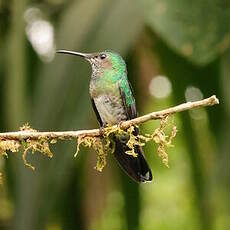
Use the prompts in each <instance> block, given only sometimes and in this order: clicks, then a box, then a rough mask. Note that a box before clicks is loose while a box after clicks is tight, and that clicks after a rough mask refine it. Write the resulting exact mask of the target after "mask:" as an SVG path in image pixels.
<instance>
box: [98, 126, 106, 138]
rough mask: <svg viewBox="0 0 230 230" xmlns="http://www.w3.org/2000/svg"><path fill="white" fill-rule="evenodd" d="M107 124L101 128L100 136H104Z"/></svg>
mask: <svg viewBox="0 0 230 230" xmlns="http://www.w3.org/2000/svg"><path fill="white" fill-rule="evenodd" d="M106 126H107V125H106V124H103V125H102V126H101V127H100V128H99V133H100V136H103V134H104V132H105V131H104V129H105V128H106Z"/></svg>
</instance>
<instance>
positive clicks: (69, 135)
mask: <svg viewBox="0 0 230 230" xmlns="http://www.w3.org/2000/svg"><path fill="white" fill-rule="evenodd" d="M217 104H219V100H218V98H217V97H216V96H215V95H213V96H211V97H209V98H206V99H203V100H200V101H194V102H187V103H183V104H180V105H177V106H174V107H171V108H168V109H164V110H161V111H157V112H152V113H148V114H146V115H143V116H140V117H137V118H135V119H132V120H128V121H124V122H122V123H121V124H120V125H119V127H120V128H121V129H126V128H128V127H130V126H132V125H139V124H141V123H144V122H146V121H150V120H157V119H162V118H164V117H166V116H168V115H172V114H174V113H178V112H182V111H185V110H190V109H195V108H198V107H204V106H213V105H217ZM112 127H114V128H115V127H117V125H114V126H112ZM109 129H111V128H109ZM106 131H107V128H105V129H103V130H100V129H90V130H79V131H63V132H37V131H36V132H34V130H32V131H31V130H21V131H17V132H7V133H0V139H2V140H18V141H22V140H26V139H28V138H29V139H37V140H38V139H42V138H45V139H48V140H50V139H51V140H52V139H60V140H70V139H76V138H78V137H79V136H88V137H97V136H101V135H102V134H103V132H106Z"/></svg>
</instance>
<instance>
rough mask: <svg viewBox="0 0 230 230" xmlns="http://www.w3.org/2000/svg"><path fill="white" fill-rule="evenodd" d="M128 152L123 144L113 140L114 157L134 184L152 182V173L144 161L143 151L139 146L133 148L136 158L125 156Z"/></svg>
mask: <svg viewBox="0 0 230 230" xmlns="http://www.w3.org/2000/svg"><path fill="white" fill-rule="evenodd" d="M127 150H129V148H128V146H127V145H126V144H125V143H122V142H121V141H120V140H119V139H117V138H115V151H114V156H115V158H116V159H117V161H118V162H119V164H120V166H121V168H122V169H123V170H124V171H125V172H126V173H127V174H128V175H129V176H130V177H131V178H132V179H133V180H134V181H136V182H146V181H151V180H152V172H151V169H150V168H149V166H148V163H147V162H146V160H145V157H144V153H143V150H142V148H141V147H140V146H136V147H135V153H137V154H138V156H137V157H133V156H131V155H128V154H126V153H125V152H126V151H127Z"/></svg>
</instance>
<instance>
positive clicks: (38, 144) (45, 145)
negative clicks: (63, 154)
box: [22, 139, 53, 170]
mask: <svg viewBox="0 0 230 230" xmlns="http://www.w3.org/2000/svg"><path fill="white" fill-rule="evenodd" d="M23 147H24V151H23V154H22V159H23V161H24V164H25V165H26V166H27V167H29V168H31V169H32V170H35V167H34V166H32V165H31V164H30V163H28V162H27V160H26V156H27V153H28V151H29V150H31V151H32V153H34V152H35V151H37V152H40V153H42V154H44V155H46V156H48V157H49V158H52V157H53V154H52V152H51V151H50V148H49V142H48V141H47V140H46V139H39V140H30V139H27V140H26V141H24V142H23Z"/></svg>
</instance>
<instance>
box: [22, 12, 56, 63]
mask: <svg viewBox="0 0 230 230" xmlns="http://www.w3.org/2000/svg"><path fill="white" fill-rule="evenodd" d="M24 19H25V21H26V23H27V25H26V35H27V38H28V40H29V41H30V43H31V45H32V47H33V48H34V50H35V51H36V52H37V54H38V55H39V56H40V58H41V59H42V60H43V61H46V62H49V61H52V60H53V58H54V54H55V42H54V29H53V26H52V24H51V23H50V22H49V21H46V20H44V19H42V18H41V12H40V10H39V9H37V8H29V9H27V10H26V11H25V13H24Z"/></svg>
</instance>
